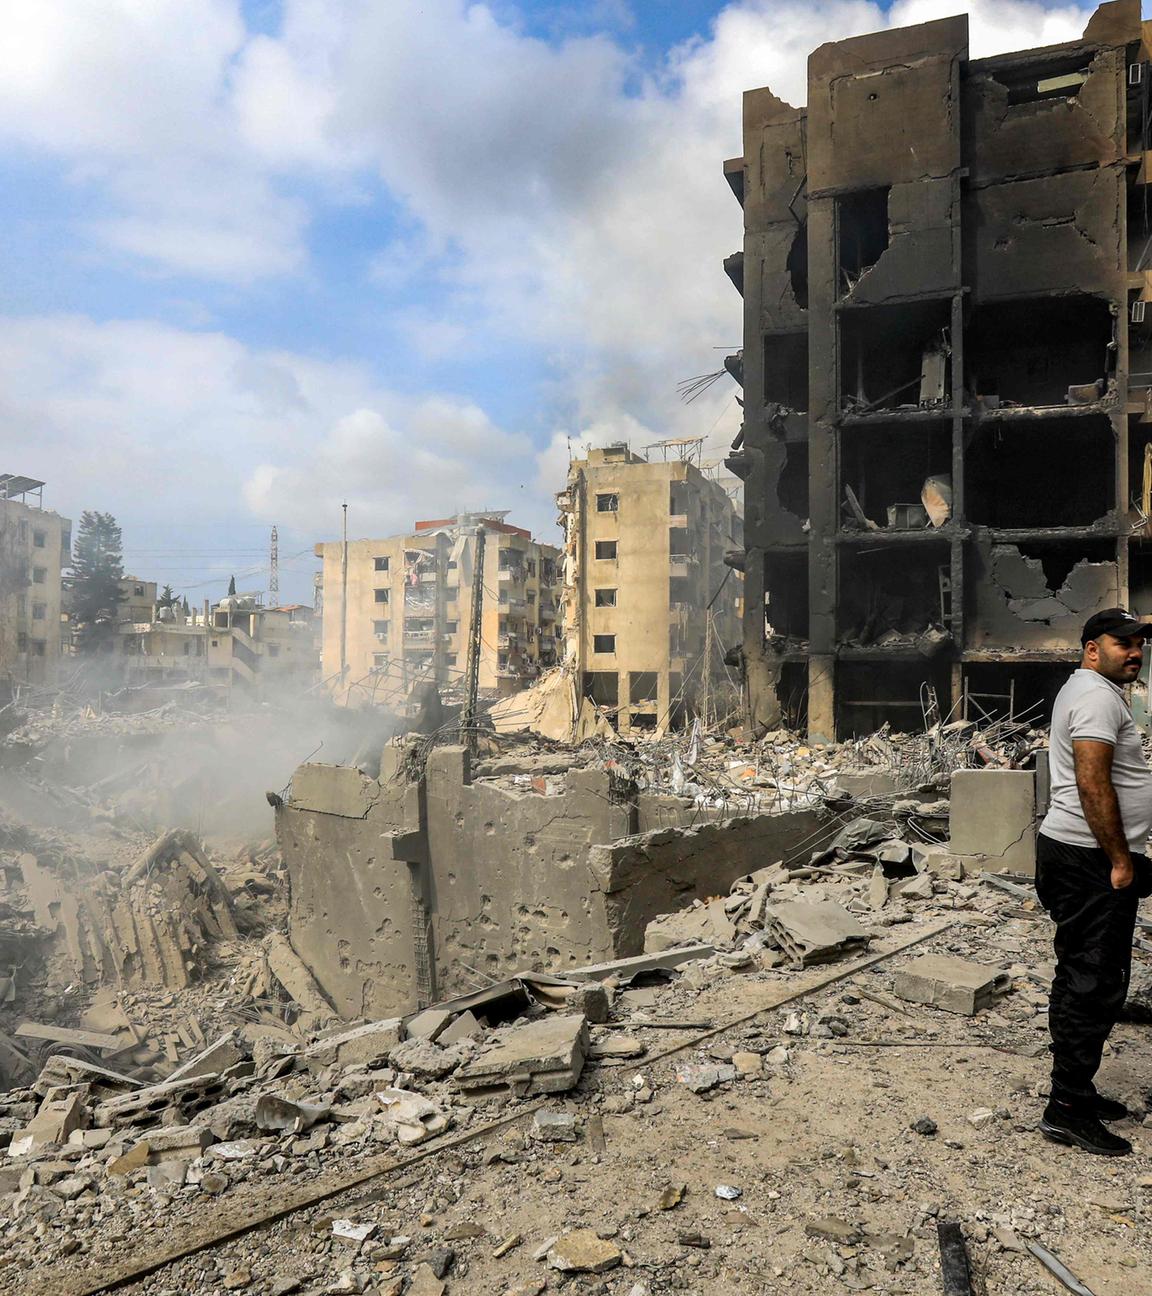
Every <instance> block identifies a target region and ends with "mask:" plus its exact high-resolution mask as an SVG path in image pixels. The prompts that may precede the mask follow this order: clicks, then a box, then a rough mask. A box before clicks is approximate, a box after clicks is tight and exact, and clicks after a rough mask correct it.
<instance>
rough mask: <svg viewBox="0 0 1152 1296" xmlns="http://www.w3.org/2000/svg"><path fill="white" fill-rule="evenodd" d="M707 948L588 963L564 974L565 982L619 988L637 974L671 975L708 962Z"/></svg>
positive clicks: (710, 948) (680, 948)
mask: <svg viewBox="0 0 1152 1296" xmlns="http://www.w3.org/2000/svg"><path fill="white" fill-rule="evenodd" d="M715 953H716V949H715V948H714V947H713V946H711V945H681V946H678V947H677V948H675V949H667V950H661V951H660V952H659V953H655V954H635V955H633V956H632V957H631V958H622V959H613V960H612V961H611V962H609V963H592V964H589V965H588V966H586V967H579V968H572V969H571V970H569V971H566V972H565V973H564V976H565V979H566V980H569V981H585V980H587V981H615V982H617V983H618V984H623V983H624V982H626V981H630V980H631V979H632V978H633V977H634V976H637V975H638V974H639V973H641V972H658V971H671V970H672V969H673V968H678V967H679V966H680V964H681V963H688V962H690V961H691V960H692V959H706V958H711V957H712V955H713V954H715Z"/></svg>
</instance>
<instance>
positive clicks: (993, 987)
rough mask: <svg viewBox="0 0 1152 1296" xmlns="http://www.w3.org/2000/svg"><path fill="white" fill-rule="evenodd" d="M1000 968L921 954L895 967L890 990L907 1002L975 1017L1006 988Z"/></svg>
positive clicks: (948, 957)
mask: <svg viewBox="0 0 1152 1296" xmlns="http://www.w3.org/2000/svg"><path fill="white" fill-rule="evenodd" d="M1009 984H1010V978H1009V975H1008V973H1007V972H1005V971H1003V970H1002V969H1000V968H993V967H985V966H983V965H982V964H980V963H970V962H969V961H968V960H967V959H961V958H953V957H952V956H950V955H947V954H922V955H921V956H920V957H919V958H917V959H913V960H912V962H911V963H907V964H905V966H904V967H902V968H897V970H896V973H895V975H894V977H893V983H892V988H893V990H894V991H895V993H896V994H897V995H899V997H900V998H901V999H906V1000H907V1001H908V1002H909V1003H920V1004H929V1005H931V1006H932V1007H934V1008H943V1009H944V1010H945V1011H947V1012H954V1013H962V1014H964V1015H965V1016H968V1017H972V1016H975V1014H976V1013H978V1012H979V1011H980V1010H981V1009H982V1008H987V1007H988V1006H989V1005H990V1004H991V1003H992V1002H993V1001H994V1000H995V999H996V998H997V996H998V995H1001V994H1003V993H1004V992H1005V991H1006V990H1007V989H1008V987H1009Z"/></svg>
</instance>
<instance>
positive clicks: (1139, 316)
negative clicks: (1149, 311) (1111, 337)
mask: <svg viewBox="0 0 1152 1296" xmlns="http://www.w3.org/2000/svg"><path fill="white" fill-rule="evenodd" d="M1147 305H1148V303H1147V302H1143V301H1134V302H1133V303H1132V310H1131V314H1130V317H1129V318H1130V319H1131V321H1132V323H1133V324H1143V323H1144V308H1145V306H1147Z"/></svg>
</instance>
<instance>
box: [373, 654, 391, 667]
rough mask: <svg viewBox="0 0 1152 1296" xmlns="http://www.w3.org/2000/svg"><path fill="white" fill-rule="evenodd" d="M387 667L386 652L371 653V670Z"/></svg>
mask: <svg viewBox="0 0 1152 1296" xmlns="http://www.w3.org/2000/svg"><path fill="white" fill-rule="evenodd" d="M387 668H388V654H387V653H373V654H372V669H373V670H386V669H387Z"/></svg>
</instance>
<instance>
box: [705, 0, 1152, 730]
mask: <svg viewBox="0 0 1152 1296" xmlns="http://www.w3.org/2000/svg"><path fill="white" fill-rule="evenodd" d="M1148 30H1149V29H1148V25H1147V24H1142V23H1141V17H1140V5H1139V3H1138V0H1117V2H1116V3H1109V4H1103V5H1101V6H1100V8H1098V9H1097V10H1096V12H1095V14H1094V15H1093V16H1092V18H1091V20H1090V22H1089V23H1088V26H1087V28H1086V30H1085V32H1084V35H1083V37H1082V39H1080V40H1078V41H1074V42H1071V43H1068V44H1064V45H1055V46H1051V47H1046V48H1039V49H1031V50H1024V51H1020V52H1017V53H1012V54H1003V55H998V56H996V57H994V58H983V59H970V58H969V55H968V20H967V18H966V17H963V16H960V17H954V18H945V19H942V20H940V21H937V22H929V23H925V24H923V25H920V26H916V27H908V28H903V29H898V30H890V31H885V32H881V33H878V34H875V35H869V36H861V37H856V38H853V39H850V40H843V41H836V42H833V43H831V44H827V45H823V46H821V47H820V48H819V49H818V50H816V51H815V52H814V53H813V54H812V55H811V57H810V59H809V62H808V106H807V108H794V107H791V106H790V105H788V104H786V103H783V102H781V100H779V99H778V98H776V97H775V96H774V95H773V94H772V92H771V91H770V90H766V89H765V90H752V91H749V92H748V93H746V94H745V96H744V155H743V157H742V158H737V159H734V160H732V161H730V162H727V163H725V166H724V170H725V174H726V177H727V179H728V181H729V183H730V185H731V186H732V188H733V190H734V192H735V193H736V195H737V198H738V199H739V200H740V202H741V204H742V206H743V210H744V226H745V238H744V249H743V252H742V253H740V254H736V255H735V256H733V257H730V258H729V259H728V261H727V262H726V263H725V266H726V269H727V270H728V272H729V274H730V275H731V277H732V278H733V280H734V282H736V284H737V286H738V287H739V288H740V289H741V291H742V292H743V295H744V321H745V322H744V347H743V352H742V355H741V356H740V357H732V358H730V365H729V368H730V370H732V371H734V372H736V373H737V374H741V375H742V381H743V386H744V405H745V419H744V427H743V430H742V433H741V436H740V438H739V439H738V441H737V443H736V445H735V447H734V453H733V454H732V456H731V458H730V459H729V460H728V463H729V466H730V467H731V468H732V469H733V471H735V472H736V473H737V474H738V475H739V476H741V477H743V478H744V481H745V572H746V577H745V580H746V583H745V601H746V608H745V616H744V636H743V648H744V666H745V670H746V672H747V692H748V702H749V712H750V719H751V721H752V724H753V727H754V728H756V729H763V728H765V727H771V726H773V725H775V724H777V723H779V720H780V714H781V706H782V704H783V706H784V710H785V713H786V714H785V718H786V719H791V720H793V721H797V722H799V723H806V724H807V726H808V730H809V733H810V735H811V736H812V737H813V738H814V739H832V738H835V737H845V736H849V735H852V734H858V733H862V732H866V731H868V730H871V729H874V728H876V727H877V726H879V725H881V724H883V723H885V722H890V723H891V724H892V725H893V726H894V727H896V728H901V729H908V728H915V729H919V728H921V727H922V725H923V723H924V718H925V717H927V718H928V719H929V720H931V719H932V718H934V717H935V716H943V717H947V716H949V715H951V716H953V717H954V718H959V717H961V716H965V715H966V716H968V717H969V718H971V719H980V718H981V717H982V716H983V715H985V714H992V715H1004V714H1009V713H1010V714H1013V715H1015V716H1019V715H1021V714H1031V715H1033V716H1038V715H1041V714H1042V713H1043V710H1044V708H1045V706H1046V704H1047V703H1048V702H1050V700H1051V698H1052V696H1053V694H1054V692H1055V690H1056V689H1057V688H1058V686H1059V684H1060V682H1061V681H1062V679H1063V678H1064V677H1065V675H1066V673H1067V669H1068V664H1069V662H1070V661H1072V660H1074V658H1075V655H1076V653H1077V651H1078V646H1079V631H1080V627H1081V625H1082V624H1083V622H1084V620H1085V618H1086V616H1087V615H1089V614H1090V613H1091V612H1092V611H1094V610H1097V609H1099V608H1102V607H1106V606H1109V605H1113V604H1123V605H1131V606H1132V607H1133V608H1134V609H1135V610H1137V611H1139V612H1142V613H1145V614H1147V613H1148V612H1150V611H1152V566H1150V565H1149V561H1148V560H1149V556H1150V554H1152V547H1150V546H1152V529H1150V526H1149V517H1150V514H1152V386H1150V384H1152V306H1150V305H1149V304H1148V303H1152V259H1150V256H1149V247H1150V246H1152V203H1150V202H1149V198H1148V194H1149V190H1148V187H1147V186H1148V182H1149V180H1150V178H1152V128H1150V122H1152V115H1150V114H1149V112H1148V106H1147V105H1148V95H1149V78H1150V76H1152V66H1150V64H1149V58H1150V55H1149V44H1148V35H1147V33H1148ZM793 701H794V702H795V705H794V706H792V707H789V705H788V704H789V702H793ZM789 712H790V714H789Z"/></svg>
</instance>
